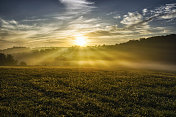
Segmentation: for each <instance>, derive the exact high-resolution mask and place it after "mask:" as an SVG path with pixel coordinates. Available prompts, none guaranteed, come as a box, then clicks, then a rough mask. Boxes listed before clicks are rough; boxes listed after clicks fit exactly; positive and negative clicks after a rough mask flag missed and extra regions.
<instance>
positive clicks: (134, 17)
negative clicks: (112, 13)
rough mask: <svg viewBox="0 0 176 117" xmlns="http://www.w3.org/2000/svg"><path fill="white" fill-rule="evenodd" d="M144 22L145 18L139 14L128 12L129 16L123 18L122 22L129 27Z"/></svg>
mask: <svg viewBox="0 0 176 117" xmlns="http://www.w3.org/2000/svg"><path fill="white" fill-rule="evenodd" d="M141 21H143V16H142V15H141V14H140V13H138V12H128V14H127V15H124V16H123V20H122V21H121V22H120V23H122V24H125V25H127V26H131V25H134V24H137V23H139V22H141Z"/></svg>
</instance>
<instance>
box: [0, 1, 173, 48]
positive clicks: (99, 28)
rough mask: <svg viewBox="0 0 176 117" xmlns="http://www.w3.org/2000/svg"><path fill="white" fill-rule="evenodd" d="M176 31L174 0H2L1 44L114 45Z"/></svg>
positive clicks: (2, 45)
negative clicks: (80, 41)
mask: <svg viewBox="0 0 176 117" xmlns="http://www.w3.org/2000/svg"><path fill="white" fill-rule="evenodd" d="M174 33H176V0H0V49H5V48H11V47H14V46H17V47H18V46H20V47H21V46H23V47H24V46H25V47H31V48H35V47H70V46H74V43H73V42H74V40H75V38H76V37H85V38H86V39H87V45H88V46H93V45H103V44H106V45H114V44H117V43H123V42H127V41H128V40H132V39H139V38H146V37H151V36H157V35H167V34H174Z"/></svg>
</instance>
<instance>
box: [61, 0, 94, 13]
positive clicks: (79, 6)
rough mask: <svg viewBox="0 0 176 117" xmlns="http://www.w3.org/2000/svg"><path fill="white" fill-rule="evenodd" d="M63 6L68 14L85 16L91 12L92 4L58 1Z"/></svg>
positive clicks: (77, 0) (83, 1) (75, 0)
mask: <svg viewBox="0 0 176 117" xmlns="http://www.w3.org/2000/svg"><path fill="white" fill-rule="evenodd" d="M59 1H60V2H61V3H62V4H63V5H65V8H66V11H67V13H68V14H77V13H81V14H86V13H88V12H90V11H92V9H93V8H95V7H94V6H93V4H94V3H93V2H89V1H87V0H59Z"/></svg>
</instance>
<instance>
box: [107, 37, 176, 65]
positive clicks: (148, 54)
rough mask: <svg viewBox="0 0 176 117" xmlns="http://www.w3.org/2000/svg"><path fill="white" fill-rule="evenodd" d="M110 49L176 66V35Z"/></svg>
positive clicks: (127, 43)
mask: <svg viewBox="0 0 176 117" xmlns="http://www.w3.org/2000/svg"><path fill="white" fill-rule="evenodd" d="M108 48H111V49H115V50H118V51H126V52H129V53H130V54H133V55H136V56H137V57H138V58H140V59H144V60H153V61H154V60H155V61H158V62H160V61H162V62H166V63H174V64H176V34H171V35H167V36H156V37H150V38H142V39H139V40H130V41H128V42H126V43H122V44H116V45H112V46H109V47H108Z"/></svg>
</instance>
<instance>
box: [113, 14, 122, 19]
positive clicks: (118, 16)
mask: <svg viewBox="0 0 176 117" xmlns="http://www.w3.org/2000/svg"><path fill="white" fill-rule="evenodd" d="M113 18H114V19H120V18H121V16H120V15H117V16H114V17H113Z"/></svg>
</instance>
